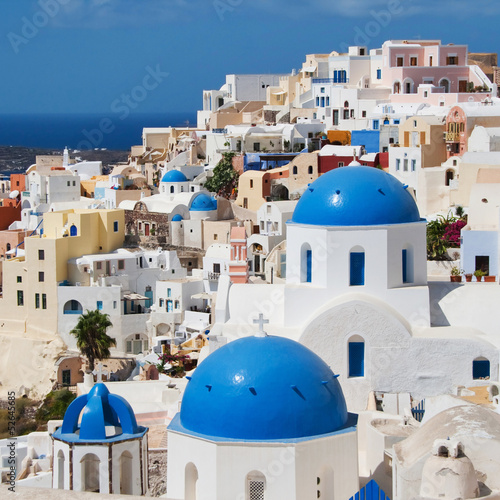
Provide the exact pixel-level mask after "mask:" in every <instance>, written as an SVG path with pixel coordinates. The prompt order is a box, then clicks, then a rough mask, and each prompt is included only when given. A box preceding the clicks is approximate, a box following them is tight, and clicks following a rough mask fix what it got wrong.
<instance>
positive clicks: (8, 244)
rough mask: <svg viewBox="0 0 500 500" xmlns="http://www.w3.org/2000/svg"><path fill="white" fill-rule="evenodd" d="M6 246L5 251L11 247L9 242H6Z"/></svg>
mask: <svg viewBox="0 0 500 500" xmlns="http://www.w3.org/2000/svg"><path fill="white" fill-rule="evenodd" d="M6 248H7V252H8V251H9V250H10V249H11V246H10V243H7V246H6Z"/></svg>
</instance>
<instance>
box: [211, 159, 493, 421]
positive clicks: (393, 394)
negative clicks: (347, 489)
mask: <svg viewBox="0 0 500 500" xmlns="http://www.w3.org/2000/svg"><path fill="white" fill-rule="evenodd" d="M435 303H436V301H434V309H433V311H432V313H433V314H434V315H439V314H440V311H439V310H437V309H436V305H435ZM215 313H216V324H215V325H214V327H213V328H212V330H211V336H215V335H217V336H221V337H222V338H224V339H225V341H228V342H229V345H231V342H232V341H234V340H235V339H238V338H241V337H242V336H245V335H251V334H253V333H254V331H255V326H254V325H253V324H252V320H253V319H254V318H256V317H257V316H258V315H259V314H263V315H264V316H265V317H266V320H267V321H268V322H269V324H268V326H267V329H268V331H269V333H270V334H273V335H277V336H281V337H285V338H288V339H293V340H295V341H298V342H300V343H301V344H303V345H304V346H306V347H308V348H309V349H311V350H312V351H313V352H315V353H316V354H317V355H318V356H320V357H321V358H322V359H323V360H324V361H325V362H326V363H327V364H328V365H329V366H332V367H334V368H335V369H336V370H338V373H339V378H338V381H339V383H340V385H341V386H342V390H343V394H344V397H345V399H346V402H347V406H348V408H349V409H350V410H352V411H362V410H365V409H366V408H367V405H368V402H369V401H371V402H372V403H373V402H374V396H373V394H374V393H379V394H384V404H389V401H393V402H394V408H396V409H395V411H396V412H397V411H398V410H397V408H400V411H401V412H402V411H403V410H402V409H403V407H404V405H403V404H399V403H398V401H405V402H406V403H404V404H405V405H406V406H407V407H409V405H410V399H411V398H414V399H417V400H420V399H422V398H425V397H431V396H437V395H439V394H446V393H450V394H451V393H453V391H454V390H455V389H454V388H455V387H456V386H459V385H463V386H466V387H470V386H472V385H475V384H476V385H477V380H474V375H473V373H474V371H473V365H474V362H475V360H477V359H482V358H485V359H487V360H489V361H490V363H491V373H498V371H497V370H498V361H497V359H496V358H495V357H494V356H492V355H491V352H493V351H494V352H497V350H496V348H494V346H492V344H491V343H489V342H487V341H486V340H485V339H484V338H482V337H481V335H480V333H479V332H475V331H471V329H462V330H460V329H456V328H455V329H453V331H452V332H450V331H449V330H447V329H446V328H434V327H432V326H431V304H430V296H429V287H428V286H427V249H426V221H425V220H423V219H421V218H420V215H419V212H418V209H417V205H416V203H415V200H414V198H413V197H412V195H411V194H410V193H409V192H408V189H407V186H405V185H403V184H402V183H401V182H399V181H398V180H397V179H396V178H394V177H393V176H391V175H390V174H388V173H386V172H384V171H382V170H379V169H376V168H372V167H365V166H360V165H352V166H348V167H342V168H337V169H335V170H332V171H330V172H328V173H326V174H323V175H322V176H321V177H319V178H318V179H317V180H316V181H314V182H313V183H311V184H310V185H309V186H308V188H307V190H306V191H305V192H304V194H303V195H302V197H301V198H300V200H299V202H298V203H297V205H296V208H295V211H294V213H293V216H292V218H291V220H289V221H288V222H287V241H286V278H285V279H284V280H283V279H282V280H281V281H280V282H278V280H275V283H274V284H252V285H239V284H233V285H229V284H227V285H225V284H224V282H223V278H221V281H220V282H219V292H218V294H217V304H216V310H215ZM443 353H446V356H443Z"/></svg>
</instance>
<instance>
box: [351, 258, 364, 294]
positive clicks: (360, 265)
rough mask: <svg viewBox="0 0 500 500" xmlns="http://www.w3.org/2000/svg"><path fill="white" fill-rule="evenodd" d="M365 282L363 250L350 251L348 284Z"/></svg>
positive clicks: (362, 283) (353, 284) (356, 284)
mask: <svg viewBox="0 0 500 500" xmlns="http://www.w3.org/2000/svg"><path fill="white" fill-rule="evenodd" d="M364 284H365V252H351V262H350V285H351V286H362V285H364Z"/></svg>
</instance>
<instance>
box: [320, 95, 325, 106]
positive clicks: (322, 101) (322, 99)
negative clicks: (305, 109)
mask: <svg viewBox="0 0 500 500" xmlns="http://www.w3.org/2000/svg"><path fill="white" fill-rule="evenodd" d="M321 107H322V108H324V107H325V98H324V97H322V98H321Z"/></svg>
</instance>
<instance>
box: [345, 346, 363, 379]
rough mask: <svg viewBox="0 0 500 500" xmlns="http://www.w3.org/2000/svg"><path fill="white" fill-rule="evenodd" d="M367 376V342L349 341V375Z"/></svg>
mask: <svg viewBox="0 0 500 500" xmlns="http://www.w3.org/2000/svg"><path fill="white" fill-rule="evenodd" d="M364 376H365V344H364V342H349V377H364Z"/></svg>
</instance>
